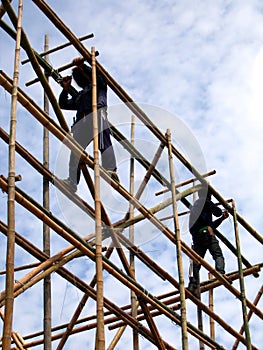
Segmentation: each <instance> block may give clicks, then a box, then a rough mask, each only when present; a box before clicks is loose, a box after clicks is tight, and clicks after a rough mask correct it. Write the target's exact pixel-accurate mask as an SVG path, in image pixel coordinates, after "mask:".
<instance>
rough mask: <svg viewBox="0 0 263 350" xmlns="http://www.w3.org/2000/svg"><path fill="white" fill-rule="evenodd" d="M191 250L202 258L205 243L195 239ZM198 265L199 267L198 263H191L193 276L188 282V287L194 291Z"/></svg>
mask: <svg viewBox="0 0 263 350" xmlns="http://www.w3.org/2000/svg"><path fill="white" fill-rule="evenodd" d="M193 250H194V251H195V252H196V253H197V254H198V255H200V256H201V257H202V258H204V257H205V253H206V250H207V246H206V244H204V242H202V240H195V241H194V244H193ZM200 267H201V265H200V264H197V263H193V276H191V277H190V278H189V284H188V289H189V290H190V291H191V292H194V291H195V290H196V289H197V287H198V283H199V270H200Z"/></svg>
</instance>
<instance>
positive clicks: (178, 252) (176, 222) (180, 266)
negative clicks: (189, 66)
mask: <svg viewBox="0 0 263 350" xmlns="http://www.w3.org/2000/svg"><path fill="white" fill-rule="evenodd" d="M166 136H167V147H168V159H169V170H170V178H171V191H172V199H173V214H174V229H175V240H176V259H177V267H178V275H179V291H180V303H181V322H182V328H181V331H182V349H183V350H187V349H188V336H187V319H186V302H185V289H184V271H183V259H182V250H181V237H180V227H179V220H178V215H177V203H176V192H175V176H174V164H173V154H172V147H171V132H170V130H169V129H168V130H167V133H166Z"/></svg>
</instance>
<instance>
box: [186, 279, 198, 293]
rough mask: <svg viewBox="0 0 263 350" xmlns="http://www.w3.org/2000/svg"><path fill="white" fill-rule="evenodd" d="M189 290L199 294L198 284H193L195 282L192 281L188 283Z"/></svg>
mask: <svg viewBox="0 0 263 350" xmlns="http://www.w3.org/2000/svg"><path fill="white" fill-rule="evenodd" d="M188 290H189V292H191V293H192V294H193V295H195V296H197V294H198V291H197V286H196V285H195V284H193V283H191V282H190V283H189V284H188Z"/></svg>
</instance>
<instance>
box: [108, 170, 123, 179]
mask: <svg viewBox="0 0 263 350" xmlns="http://www.w3.org/2000/svg"><path fill="white" fill-rule="evenodd" d="M107 172H108V174H109V176H110V177H111V178H112V179H113V180H114V181H117V182H120V179H119V177H118V174H117V172H116V171H114V170H108V171H107Z"/></svg>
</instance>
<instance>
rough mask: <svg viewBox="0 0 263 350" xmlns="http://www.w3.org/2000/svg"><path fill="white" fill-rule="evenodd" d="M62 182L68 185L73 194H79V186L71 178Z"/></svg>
mask: <svg viewBox="0 0 263 350" xmlns="http://www.w3.org/2000/svg"><path fill="white" fill-rule="evenodd" d="M61 181H62V182H63V183H64V185H66V186H67V187H68V188H69V190H70V191H71V192H73V193H76V192H77V188H78V186H77V185H76V184H75V183H74V182H73V181H72V180H71V179H70V178H69V177H68V178H67V179H64V180H61Z"/></svg>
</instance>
